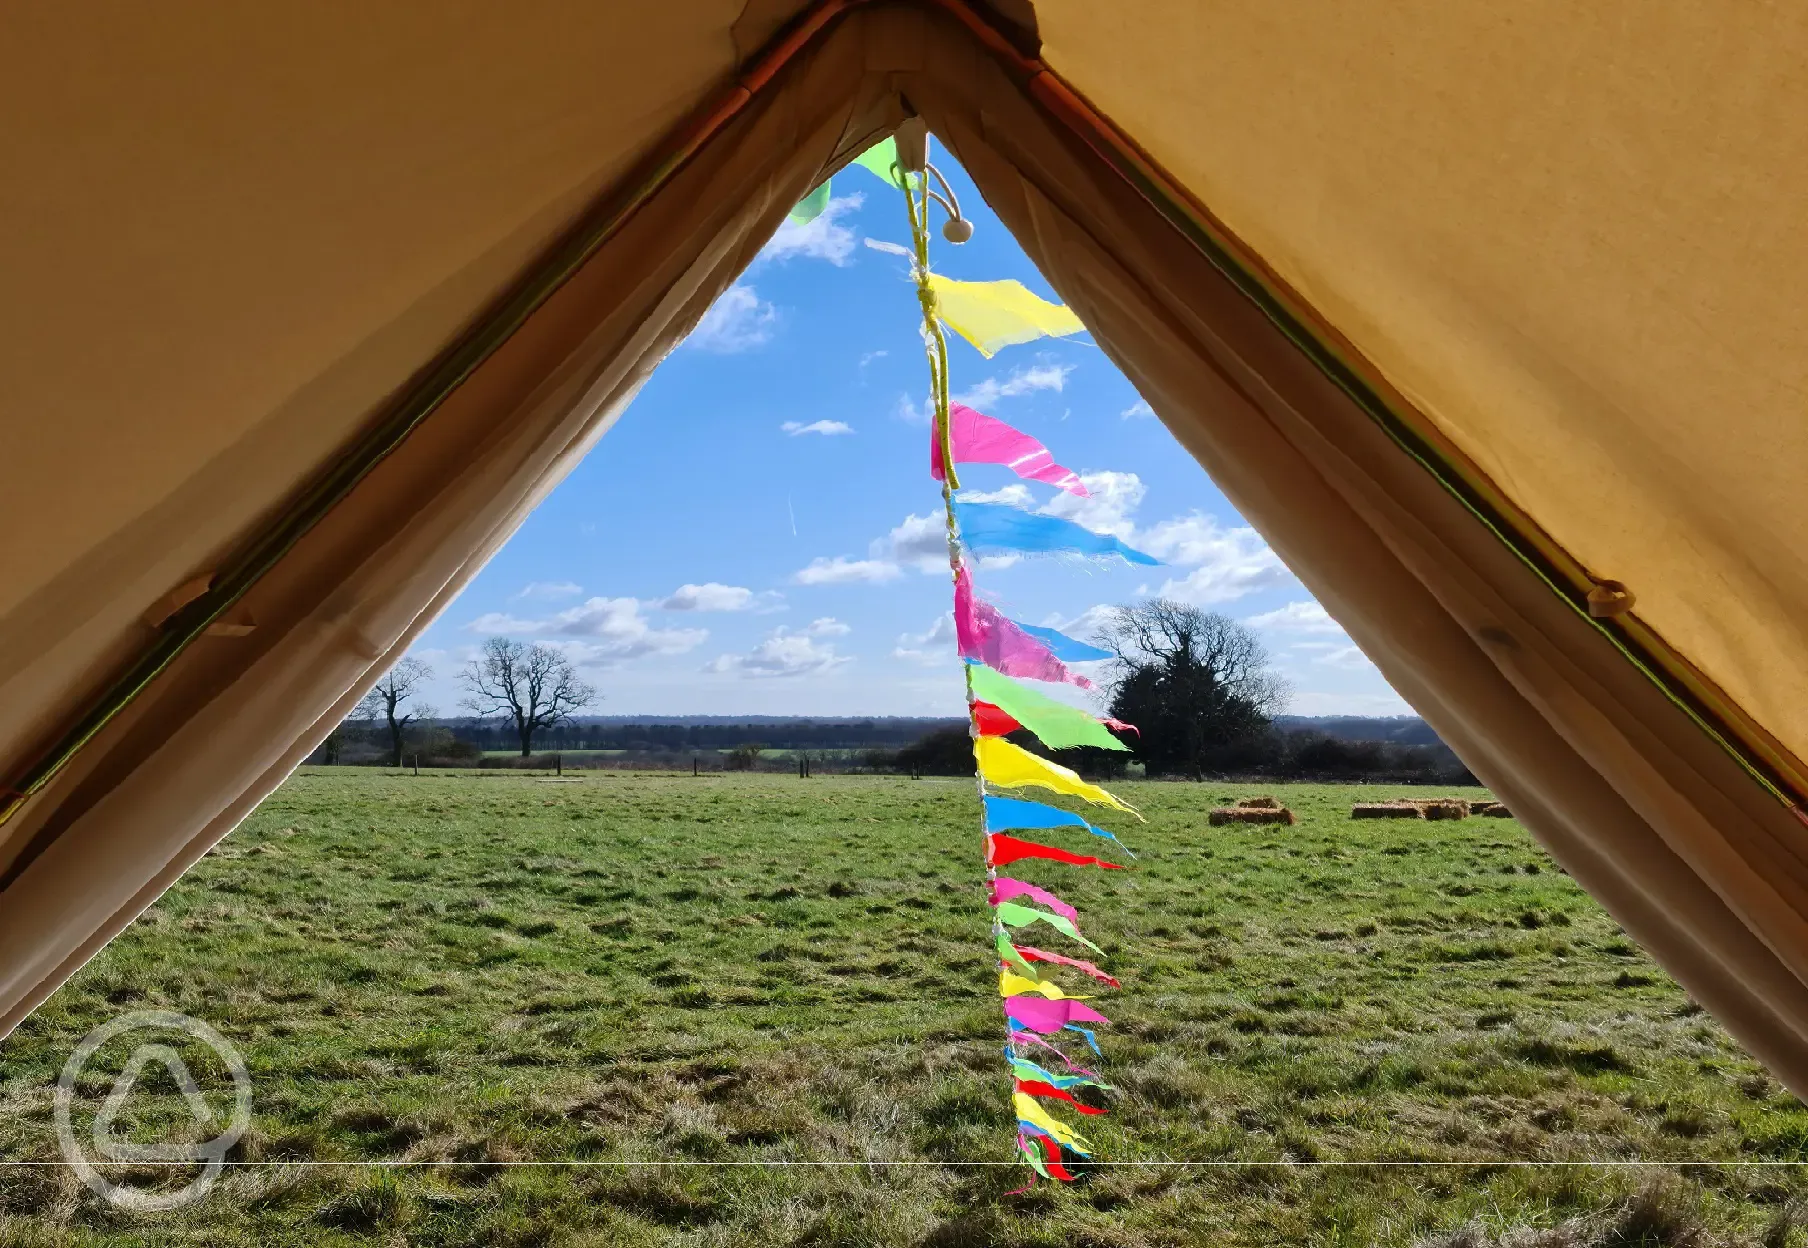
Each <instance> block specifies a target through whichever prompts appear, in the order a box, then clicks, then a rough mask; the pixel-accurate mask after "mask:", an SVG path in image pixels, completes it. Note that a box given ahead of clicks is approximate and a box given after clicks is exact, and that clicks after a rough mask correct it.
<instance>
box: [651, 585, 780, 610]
mask: <svg viewBox="0 0 1808 1248" xmlns="http://www.w3.org/2000/svg"><path fill="white" fill-rule="evenodd" d="M753 603H754V592H753V591H752V590H751V589H748V588H746V587H745V586H743V585H724V584H722V583H721V582H720V581H707V582H705V583H704V584H702V585H680V586H679V587H678V588H677V589H675V590H673V591H672V592H671V594H670V595H669V596H668V597H665V598H656V599H654V600H653V601H652V602H650V603H648V604H647V605H648V606H653V607H658V608H660V609H661V610H664V611H745V610H747V609H748V608H749V607H751V606H752V605H753Z"/></svg>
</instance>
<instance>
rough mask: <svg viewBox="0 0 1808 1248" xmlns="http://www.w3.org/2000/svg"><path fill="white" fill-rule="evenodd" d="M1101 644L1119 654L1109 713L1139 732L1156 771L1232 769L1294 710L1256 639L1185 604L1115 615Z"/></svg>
mask: <svg viewBox="0 0 1808 1248" xmlns="http://www.w3.org/2000/svg"><path fill="white" fill-rule="evenodd" d="M1098 642H1099V644H1100V645H1102V646H1105V647H1107V648H1109V649H1110V650H1111V652H1112V653H1113V654H1114V655H1116V656H1117V662H1116V669H1117V670H1116V672H1115V673H1114V675H1113V679H1112V699H1111V714H1112V716H1113V717H1114V718H1116V719H1121V720H1127V721H1129V722H1130V723H1133V724H1135V725H1137V727H1138V729H1139V730H1140V735H1139V736H1138V737H1136V738H1135V745H1134V748H1135V749H1136V752H1137V753H1138V754H1140V755H1142V756H1143V758H1144V760H1145V761H1146V762H1147V763H1149V764H1150V765H1151V766H1152V767H1153V768H1156V769H1160V770H1171V771H1184V772H1186V773H1188V774H1191V775H1193V776H1195V777H1203V775H1204V773H1205V770H1206V769H1207V767H1208V766H1212V765H1215V764H1216V765H1233V764H1234V763H1235V762H1236V761H1237V754H1238V752H1239V751H1241V750H1247V749H1248V748H1249V747H1250V746H1251V744H1252V743H1253V742H1254V741H1255V740H1257V739H1258V738H1259V737H1260V736H1261V735H1262V734H1264V733H1265V732H1266V731H1267V728H1268V722H1269V719H1270V717H1272V716H1273V715H1275V714H1277V713H1278V712H1279V711H1281V710H1282V709H1283V708H1284V707H1285V705H1286V702H1287V696H1288V688H1287V683H1286V681H1284V680H1282V679H1281V678H1280V677H1279V676H1278V675H1276V674H1275V673H1274V671H1273V670H1272V669H1270V668H1269V666H1268V652H1267V651H1266V650H1265V649H1263V647H1262V643H1261V642H1260V641H1258V640H1257V639H1256V636H1255V634H1254V633H1252V632H1251V631H1250V630H1249V629H1248V628H1246V627H1245V626H1244V625H1242V624H1240V623H1238V622H1237V621H1236V620H1233V619H1230V618H1229V617H1227V616H1222V615H1217V614H1214V613H1213V612H1210V611H1201V610H1200V609H1199V608H1198V607H1193V606H1188V605H1187V604H1186V603H1183V602H1175V601H1173V600H1172V599H1168V598H1151V599H1147V600H1145V601H1143V602H1138V603H1134V604H1132V605H1130V606H1125V607H1114V608H1113V609H1112V612H1111V616H1110V618H1109V620H1108V621H1107V623H1106V624H1105V626H1104V627H1103V629H1101V631H1100V633H1099V636H1098Z"/></svg>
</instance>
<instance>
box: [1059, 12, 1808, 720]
mask: <svg viewBox="0 0 1808 1248" xmlns="http://www.w3.org/2000/svg"><path fill="white" fill-rule="evenodd" d="M1036 11H1037V14H1038V17H1039V20H1040V25H1041V32H1042V37H1043V40H1044V48H1043V54H1044V56H1045V57H1046V58H1047V60H1048V61H1049V63H1050V65H1051V66H1052V67H1053V68H1054V69H1055V70H1057V71H1058V72H1061V73H1063V74H1065V75H1066V76H1067V77H1068V78H1069V79H1070V80H1072V81H1073V82H1074V83H1075V84H1076V86H1078V87H1079V89H1080V90H1082V91H1083V92H1085V93H1086V95H1087V96H1088V98H1089V99H1091V100H1092V102H1093V103H1094V104H1096V105H1097V106H1099V107H1100V108H1101V109H1102V110H1103V111H1104V112H1105V113H1106V114H1107V115H1109V116H1110V117H1111V118H1112V119H1113V120H1115V121H1116V122H1117V123H1118V124H1119V125H1120V126H1122V127H1124V128H1125V129H1126V130H1127V131H1128V132H1129V133H1130V134H1132V135H1133V136H1134V137H1135V138H1136V140H1137V141H1138V142H1139V143H1140V144H1141V145H1142V146H1143V147H1144V148H1146V149H1147V150H1148V151H1149V152H1150V153H1152V154H1153V156H1154V157H1155V158H1156V159H1157V160H1158V161H1159V162H1161V164H1162V165H1163V166H1164V167H1165V168H1166V169H1167V170H1168V171H1169V172H1171V173H1172V174H1173V175H1175V177H1177V178H1178V179H1179V180H1180V181H1181V182H1182V183H1183V184H1184V185H1185V186H1186V187H1187V188H1188V189H1189V190H1190V191H1192V192H1193V194H1194V195H1195V196H1196V197H1197V198H1198V199H1199V200H1201V201H1202V202H1204V203H1205V204H1207V205H1209V206H1210V207H1211V209H1212V211H1213V212H1214V213H1215V214H1216V215H1217V216H1218V217H1219V218H1220V219H1221V220H1223V221H1224V222H1225V223H1226V224H1228V225H1229V227H1230V228H1231V229H1232V230H1234V231H1235V232H1236V233H1237V234H1238V235H1239V236H1240V237H1241V238H1242V239H1243V240H1244V241H1245V242H1246V243H1247V244H1248V245H1249V246H1250V247H1251V248H1252V249H1253V250H1254V251H1255V252H1256V254H1258V255H1259V256H1261V258H1262V259H1263V260H1264V261H1265V262H1266V263H1267V264H1268V265H1269V266H1271V267H1272V268H1273V269H1274V270H1275V271H1277V272H1278V273H1279V274H1280V275H1281V276H1282V277H1284V278H1285V279H1286V280H1287V282H1289V283H1290V284H1291V285H1292V286H1293V287H1294V288H1295V289H1296V290H1298V291H1299V292H1301V294H1302V295H1303V296H1304V298H1305V299H1306V301H1307V302H1308V303H1310V304H1311V305H1312V306H1313V307H1314V308H1315V309H1317V311H1318V312H1319V313H1321V314H1322V315H1323V316H1324V318H1325V319H1326V320H1328V321H1329V322H1330V323H1331V324H1332V325H1334V326H1336V327H1337V329H1338V330H1340V331H1341V332H1342V333H1343V334H1344V335H1345V336H1346V337H1348V338H1349V339H1350V340H1351V341H1352V342H1353V343H1354V344H1355V345H1356V347H1357V348H1358V349H1360V350H1361V352H1362V353H1363V354H1364V355H1366V356H1367V357H1368V359H1369V360H1370V361H1372V362H1373V363H1374V364H1375V365H1376V366H1377V367H1378V368H1379V369H1380V370H1381V371H1382V372H1383V373H1384V374H1386V376H1387V377H1388V379H1389V380H1390V381H1392V382H1393V383H1394V384H1395V385H1396V386H1397V387H1398V388H1399V389H1400V390H1401V391H1402V392H1403V393H1404V394H1406V395H1407V396H1408V397H1409V398H1410V399H1411V401H1412V402H1413V403H1415V404H1416V405H1417V406H1418V407H1419V409H1420V410H1421V411H1422V412H1423V413H1425V414H1426V415H1427V416H1428V417H1429V418H1430V419H1432V420H1433V421H1434V422H1436V424H1437V425H1438V426H1439V428H1440V429H1441V430H1443V431H1444V432H1445V433H1446V434H1447V435H1448V436H1449V437H1450V438H1451V439H1452V440H1453V441H1454V442H1455V443H1456V445H1457V446H1458V447H1460V448H1461V449H1462V451H1464V452H1465V453H1466V454H1467V455H1468V456H1469V457H1470V458H1471V459H1472V460H1473V461H1474V462H1475V463H1476V464H1477V465H1478V466H1479V467H1480V468H1481V469H1482V470H1483V471H1484V472H1485V473H1486V474H1487V475H1488V476H1489V477H1490V478H1492V480H1493V481H1494V482H1495V483H1496V484H1497V485H1498V486H1500V487H1501V489H1503V490H1504V491H1505V492H1506V493H1507V494H1509V495H1510V496H1511V497H1512V498H1513V499H1514V500H1515V501H1516V502H1518V503H1519V505H1520V506H1521V507H1522V508H1523V509H1524V510H1525V511H1526V512H1527V513H1529V514H1530V515H1531V516H1532V517H1534V518H1535V519H1536V521H1537V522H1538V523H1539V524H1540V525H1542V526H1543V527H1544V529H1545V530H1546V531H1547V532H1549V533H1550V534H1551V535H1552V536H1553V537H1554V538H1555V539H1556V540H1557V541H1558V542H1559V543H1560V544H1561V545H1562V546H1563V547H1564V548H1565V549H1566V550H1568V551H1569V552H1570V553H1571V554H1572V555H1574V556H1575V557H1576V558H1577V559H1579V560H1580V561H1581V562H1582V563H1583V564H1584V565H1585V566H1586V567H1587V568H1588V569H1589V570H1590V571H1591V572H1593V573H1595V574H1596V575H1597V576H1600V577H1606V578H1612V579H1615V580H1619V581H1623V582H1625V583H1626V584H1627V585H1629V586H1630V587H1631V588H1632V590H1633V591H1634V593H1635V594H1636V595H1637V610H1638V614H1639V617H1640V619H1641V620H1642V621H1644V622H1645V623H1646V624H1648V625H1649V626H1650V627H1651V628H1652V629H1653V630H1654V631H1655V632H1656V633H1657V634H1658V635H1660V636H1661V637H1662V638H1663V639H1664V640H1665V641H1667V642H1668V643H1669V644H1670V645H1671V646H1673V647H1675V648H1676V649H1677V650H1678V651H1679V652H1681V654H1682V655H1684V656H1685V657H1686V658H1687V659H1688V660H1690V661H1691V662H1693V663H1694V665H1695V666H1696V667H1698V668H1699V669H1701V671H1702V672H1704V673H1705V674H1706V675H1707V676H1708V677H1709V678H1711V679H1712V680H1713V681H1714V682H1715V683H1716V684H1718V685H1719V686H1720V688H1721V689H1723V690H1725V691H1726V692H1727V693H1728V694H1730V695H1731V697H1732V699H1733V700H1734V701H1735V702H1737V703H1738V704H1739V705H1740V706H1741V707H1742V708H1743V709H1744V710H1745V712H1746V713H1748V714H1749V715H1750V716H1751V717H1752V718H1753V719H1755V720H1756V721H1757V722H1758V723H1759V724H1760V725H1762V726H1763V727H1764V728H1765V729H1768V730H1769V732H1770V733H1771V734H1772V735H1773V736H1775V737H1776V738H1777V739H1778V740H1779V741H1780V742H1781V743H1782V744H1783V745H1784V746H1785V747H1787V748H1788V749H1789V750H1791V751H1793V752H1794V753H1795V754H1797V755H1798V756H1801V755H1804V754H1808V650H1805V649H1804V639H1805V635H1804V632H1803V628H1802V620H1803V618H1804V613H1805V611H1808V562H1805V561H1804V559H1803V555H1802V552H1803V550H1804V549H1808V507H1804V506H1803V505H1802V504H1801V502H1800V498H1801V492H1802V486H1801V482H1802V479H1803V475H1804V472H1805V471H1808V411H1805V407H1804V395H1805V394H1808V351H1805V350H1804V345H1805V344H1808V298H1804V297H1803V294H1802V291H1803V290H1804V289H1805V288H1808V248H1805V247H1804V246H1803V245H1802V231H1801V205H1802V204H1803V202H1804V201H1805V200H1808V127H1804V126H1803V125H1802V117H1803V116H1804V113H1805V112H1808V86H1805V85H1804V84H1805V83H1808V79H1805V78H1804V76H1803V65H1804V63H1808V12H1804V11H1803V10H1802V9H1800V8H1798V7H1794V6H1754V5H1738V6H1732V7H1729V6H1726V5H1722V4H1713V3H1689V4H1673V5H1664V6H1661V7H1659V8H1653V7H1652V6H1650V5H1645V4H1638V3H1636V2H1634V0H1611V2H1609V3H1604V4H1591V5H1588V6H1586V7H1584V8H1581V9H1578V8H1577V7H1576V6H1574V5H1569V4H1562V3H1556V2H1553V0H1535V2H1534V3H1531V4H1513V5H1487V4H1447V3H1438V2H1437V0H1410V2H1408V3H1402V4H1342V3H1337V2H1336V0H1308V2H1307V3H1303V4H1285V5H1277V4H1271V3H1264V2H1263V0H1213V2H1212V3H1204V4H1202V3H1198V2H1197V0H1130V2H1128V3H1121V4H1109V5H1105V4H1094V3H1090V2H1089V0H1038V3H1037V5H1036ZM1157 30H1159V31H1160V32H1161V35H1160V37H1159V38H1156V37H1151V32H1154V31H1157Z"/></svg>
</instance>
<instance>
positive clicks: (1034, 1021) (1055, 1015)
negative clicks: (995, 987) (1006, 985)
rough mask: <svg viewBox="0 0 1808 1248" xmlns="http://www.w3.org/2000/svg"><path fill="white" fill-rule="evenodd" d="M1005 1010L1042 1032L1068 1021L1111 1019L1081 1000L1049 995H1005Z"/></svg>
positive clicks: (1050, 1030)
mask: <svg viewBox="0 0 1808 1248" xmlns="http://www.w3.org/2000/svg"><path fill="white" fill-rule="evenodd" d="M1004 1012H1005V1013H1006V1014H1007V1015H1009V1016H1010V1017H1012V1018H1014V1019H1016V1020H1017V1021H1018V1022H1020V1023H1022V1024H1023V1025H1024V1026H1025V1027H1028V1028H1029V1029H1030V1030H1031V1031H1039V1032H1041V1033H1042V1034H1043V1035H1045V1036H1047V1035H1052V1034H1054V1033H1055V1032H1057V1031H1060V1030H1061V1029H1062V1028H1063V1027H1065V1026H1067V1024H1069V1023H1108V1022H1110V1021H1111V1020H1110V1019H1108V1018H1106V1017H1105V1016H1104V1015H1103V1014H1101V1013H1099V1012H1098V1011H1097V1010H1095V1009H1093V1008H1092V1007H1091V1006H1087V1005H1082V1004H1080V1003H1079V1002H1078V1001H1075V1000H1072V999H1071V998H1069V999H1064V1000H1061V1001H1050V1000H1049V999H1048V998H1046V997H1036V996H1029V995H1025V996H1021V997H1006V998H1005V999H1004Z"/></svg>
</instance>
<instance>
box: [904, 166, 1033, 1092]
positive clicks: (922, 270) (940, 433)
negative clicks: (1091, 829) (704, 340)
mask: <svg viewBox="0 0 1808 1248" xmlns="http://www.w3.org/2000/svg"><path fill="white" fill-rule="evenodd" d="M893 172H894V175H895V176H897V178H898V185H899V186H900V188H901V189H902V190H903V192H904V206H905V209H906V211H907V212H908V213H909V216H910V241H911V244H912V248H913V253H914V257H915V259H914V263H913V264H912V266H911V276H912V278H913V279H914V280H915V282H916V288H917V302H918V304H919V305H921V307H922V309H923V329H922V334H923V349H924V352H925V354H926V355H927V356H928V360H929V388H930V395H931V398H932V400H933V402H934V405H935V414H934V420H935V436H936V446H937V448H938V449H939V451H940V453H941V458H942V514H943V519H944V523H945V525H946V530H947V535H948V574H949V581H950V584H951V585H953V584H956V583H958V579H959V576H960V571H961V546H960V522H959V521H958V520H957V519H956V518H955V513H954V491H955V490H958V489H959V488H960V480H959V478H958V477H956V476H955V472H954V432H953V427H952V424H951V422H950V419H949V414H948V339H947V337H946V336H945V335H944V334H943V333H942V323H941V317H940V316H939V315H938V314H937V312H936V301H935V288H934V287H933V286H932V285H930V282H929V201H930V199H931V198H932V197H933V198H934V199H935V200H936V201H937V202H942V197H941V196H939V195H937V194H936V193H935V192H934V191H933V190H932V189H930V186H929V177H928V175H927V174H924V173H919V174H917V175H916V187H915V189H914V190H913V189H912V186H911V181H910V175H909V174H905V173H901V172H899V171H898V170H897V167H896V166H893ZM935 176H936V178H937V179H938V180H939V179H941V174H940V173H937V174H936V175H935ZM942 185H943V186H944V187H946V186H947V183H946V181H943V183H942ZM949 196H950V197H951V198H952V196H953V192H952V191H949ZM944 207H946V204H944ZM956 219H959V218H958V214H957V215H956ZM961 674H962V677H963V679H964V680H965V682H966V689H967V731H968V733H969V734H970V735H974V736H976V735H977V734H978V728H977V726H976V723H975V720H974V715H973V703H974V696H973V669H972V667H971V666H969V665H968V664H967V663H966V662H965V661H964V660H963V661H962V663H961ZM973 779H974V784H975V787H977V789H978V790H979V797H980V804H979V808H980V812H981V813H980V833H981V837H982V838H983V837H984V836H985V834H986V832H987V831H988V829H987V827H986V823H985V814H984V812H985V808H986V807H985V798H986V779H985V777H984V776H983V775H980V774H979V771H978V769H977V768H975V769H974V777H973ZM985 859H986V904H987V906H988V907H990V908H991V910H992V948H993V961H994V962H995V963H997V964H998V965H999V966H1003V961H1002V959H1000V958H998V956H997V950H998V947H999V943H1000V942H1001V941H1002V940H1004V939H1005V938H1006V932H1005V927H1004V924H1003V923H1002V922H1001V921H1000V920H999V918H998V910H997V907H995V906H992V905H991V902H992V896H993V893H994V892H995V891H996V890H995V888H994V885H995V883H996V881H997V879H998V869H997V868H996V867H995V866H994V865H993V863H992V855H991V853H990V852H988V853H987V854H986V855H985ZM1005 1046H1006V1050H1007V1051H1008V1052H1009V1054H1010V1055H1011V1057H1012V1058H1013V1059H1016V1058H1019V1057H1021V1056H1022V1053H1021V1052H1020V1051H1019V1049H1018V1045H1017V1041H1016V1039H1015V1038H1014V1035H1013V1033H1012V1032H1011V1031H1010V1029H1009V1028H1007V1029H1006V1031H1005Z"/></svg>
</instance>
